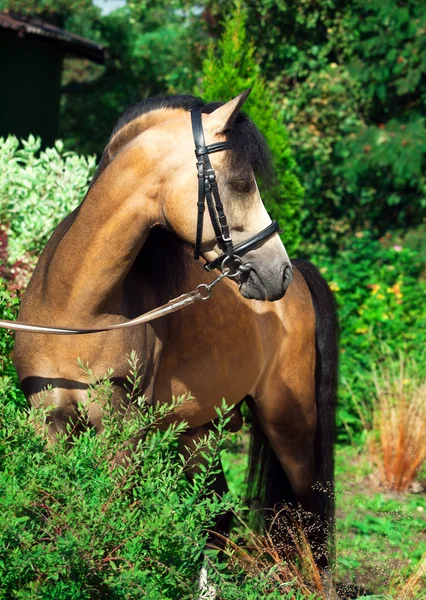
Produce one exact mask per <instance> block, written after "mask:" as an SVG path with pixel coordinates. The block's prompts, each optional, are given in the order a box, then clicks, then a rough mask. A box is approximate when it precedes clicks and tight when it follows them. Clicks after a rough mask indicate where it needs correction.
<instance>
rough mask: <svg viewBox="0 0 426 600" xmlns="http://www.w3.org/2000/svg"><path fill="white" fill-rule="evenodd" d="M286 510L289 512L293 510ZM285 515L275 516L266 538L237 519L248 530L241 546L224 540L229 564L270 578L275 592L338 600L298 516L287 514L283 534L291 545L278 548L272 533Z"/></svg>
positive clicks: (256, 575) (328, 576)
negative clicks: (316, 560) (294, 592)
mask: <svg viewBox="0 0 426 600" xmlns="http://www.w3.org/2000/svg"><path fill="white" fill-rule="evenodd" d="M282 510H285V511H287V512H288V510H289V509H287V508H284V509H282ZM281 512H282V511H279V512H277V513H276V514H275V517H274V519H273V522H272V523H271V526H270V531H268V532H265V533H263V534H258V533H255V532H254V531H252V530H251V529H250V528H249V527H248V526H247V524H246V523H244V522H243V521H242V520H241V519H240V517H238V516H237V515H235V516H236V518H237V519H238V520H239V521H240V524H241V525H242V528H243V530H244V535H245V543H244V546H241V545H239V544H237V543H235V542H233V541H231V540H229V539H227V538H223V541H224V542H226V546H225V550H224V552H225V554H226V555H227V557H228V560H229V564H230V565H231V566H232V567H234V568H236V569H241V570H242V571H244V572H246V573H247V574H250V575H251V576H253V577H265V576H266V577H267V578H268V579H269V580H270V582H271V591H272V590H273V589H277V588H279V589H281V590H282V591H283V593H285V592H289V591H290V590H291V589H295V590H298V591H299V592H301V593H303V594H306V595H307V596H311V594H313V593H315V598H324V599H327V600H334V598H336V599H337V596H336V595H335V592H334V589H333V586H332V582H331V577H330V575H329V574H328V573H325V572H324V571H323V570H322V569H320V568H319V567H318V565H317V564H316V562H315V556H314V552H313V550H312V548H311V546H310V544H309V541H308V539H307V537H306V534H305V532H304V529H303V527H302V526H301V525H300V521H299V519H298V517H297V516H294V517H293V516H291V515H290V516H289V515H288V514H287V516H286V519H285V522H286V525H285V532H283V534H284V533H285V537H286V538H287V539H288V542H287V543H286V544H285V545H284V544H277V542H276V535H272V534H271V531H272V530H274V529H275V528H276V524H277V522H278V521H279V520H280V518H281V516H282V515H281ZM216 535H217V534H216ZM283 537H284V535H283Z"/></svg>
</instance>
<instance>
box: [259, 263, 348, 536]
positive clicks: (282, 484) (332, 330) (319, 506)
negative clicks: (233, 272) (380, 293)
mask: <svg viewBox="0 0 426 600" xmlns="http://www.w3.org/2000/svg"><path fill="white" fill-rule="evenodd" d="M292 263H293V265H294V266H295V267H296V268H297V269H298V271H299V272H300V273H301V274H302V275H303V278H304V279H305V281H306V283H307V285H308V287H309V291H310V293H311V296H312V301H313V305H314V309H315V315H316V368H315V388H316V402H317V430H316V435H315V447H314V452H315V459H316V480H317V482H319V484H320V485H319V486H318V488H319V489H315V491H314V506H315V509H314V510H315V513H316V514H317V515H318V517H319V518H320V519H321V521H322V522H324V523H328V524H329V528H328V531H329V534H330V533H331V531H332V530H333V529H334V443H335V428H336V427H335V419H336V417H335V415H336V400H337V374H338V369H337V366H338V331H339V328H338V322H337V316H336V307H335V302H334V298H333V294H332V292H331V290H330V288H329V287H328V285H327V283H326V281H325V280H324V279H323V277H321V275H320V273H319V272H318V270H317V269H316V267H314V266H313V265H312V264H311V263H309V262H307V261H303V260H294V261H292ZM248 498H249V502H251V503H252V505H253V504H254V505H257V507H258V508H264V509H267V508H272V507H274V506H275V505H276V504H278V503H288V504H295V496H294V493H293V490H292V489H291V486H290V484H289V481H288V479H287V477H286V475H285V473H284V471H283V469H282V467H281V464H280V462H279V461H278V459H277V457H276V455H275V453H274V451H273V450H272V448H271V446H270V444H269V441H268V439H267V438H266V436H265V435H264V434H263V432H262V430H261V428H260V426H259V425H258V424H257V423H256V422H254V423H253V429H252V438H251V444H250V456H249V469H248Z"/></svg>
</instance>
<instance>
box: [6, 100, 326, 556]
mask: <svg viewBox="0 0 426 600" xmlns="http://www.w3.org/2000/svg"><path fill="white" fill-rule="evenodd" d="M246 97H247V92H245V93H243V94H240V95H239V96H237V97H236V98H234V99H232V100H230V101H229V102H226V103H220V102H216V103H208V104H206V103H205V102H204V101H203V100H201V99H200V98H196V97H193V96H186V95H181V96H165V97H156V98H151V99H147V100H144V101H142V102H139V103H137V104H136V105H134V106H133V107H131V108H130V109H128V110H127V111H126V112H125V113H124V114H123V116H122V117H121V118H120V119H119V121H118V123H117V125H116V126H115V128H114V130H113V132H112V135H111V137H110V140H109V142H108V144H107V146H106V148H105V150H104V152H103V155H102V157H101V160H100V162H99V165H98V168H97V170H96V172H95V175H94V177H93V180H92V182H91V184H90V186H89V189H88V191H87V194H86V196H85V198H84V200H83V201H82V203H81V204H80V205H79V206H78V207H77V208H76V209H75V210H74V211H73V212H72V213H71V214H70V215H68V216H67V217H66V218H65V219H64V220H63V221H62V222H61V223H60V224H59V226H58V227H57V228H56V229H55V231H54V232H53V234H52V236H51V238H50V240H49V241H48V243H47V245H46V247H45V248H44V250H43V252H42V254H41V256H40V258H39V260H38V263H37V265H36V268H35V270H34V273H33V275H32V278H31V280H30V282H29V285H28V287H27V289H26V291H25V294H24V296H23V300H22V304H21V307H20V312H19V319H20V320H21V321H24V322H26V323H31V322H33V323H34V322H36V323H39V324H41V325H48V326H50V327H52V326H53V327H55V326H64V324H66V326H67V327H73V328H95V329H97V330H98V332H97V333H93V334H91V335H81V336H64V335H50V334H49V335H44V336H39V335H37V334H35V333H23V332H17V333H16V340H15V347H14V355H13V356H14V363H15V367H16V370H17V372H18V376H19V379H20V382H21V386H22V389H23V391H24V393H25V395H26V397H27V398H28V401H29V403H30V404H31V405H33V406H39V404H40V397H41V392H42V391H43V390H45V389H46V388H47V387H48V386H49V390H50V391H49V393H48V394H47V396H46V397H44V400H43V401H44V406H48V407H49V410H48V412H47V417H46V427H47V431H48V436H49V438H50V439H51V440H52V442H54V440H55V439H56V436H57V435H58V434H60V433H61V432H63V433H66V432H67V427H68V426H69V424H70V423H75V422H77V421H78V413H79V405H80V404H83V405H85V406H86V408H87V415H88V420H89V423H90V426H92V427H93V428H95V430H96V431H101V430H102V427H103V425H102V422H103V421H102V418H103V409H102V406H101V405H100V404H99V403H97V402H91V401H90V396H89V394H88V388H89V383H88V381H87V376H86V375H85V374H84V373H83V372H82V371H81V369H80V367H79V366H78V364H77V359H80V360H81V361H83V362H84V363H87V364H89V366H90V369H91V371H92V372H93V373H94V376H95V377H98V378H101V377H102V376H103V375H104V374H105V373H106V372H107V371H108V369H110V368H112V369H113V373H114V375H113V377H112V387H113V403H114V406H115V409H116V411H117V416H118V418H120V415H121V416H123V415H124V414H125V415H126V417H127V418H129V415H130V418H131V414H132V410H136V409H134V407H132V406H131V405H129V401H128V399H127V394H126V392H127V390H126V376H127V374H128V368H129V367H128V362H127V356H128V355H129V353H130V352H131V351H132V350H135V351H136V352H137V354H138V355H139V356H140V357H141V359H142V365H141V373H140V375H141V379H140V390H139V392H140V393H141V394H144V395H145V397H146V398H147V401H149V402H154V401H155V402H159V403H170V400H171V398H172V396H175V397H178V396H185V397H187V400H186V401H185V402H183V403H182V404H180V405H178V406H177V407H176V409H175V412H174V415H173V418H174V419H176V420H177V421H185V422H186V423H187V426H188V429H187V430H186V431H185V433H183V434H182V436H181V439H180V450H181V451H182V452H183V453H185V452H188V449H190V448H193V447H194V446H195V445H196V444H197V442H198V441H199V440H201V439H202V438H203V436H205V435H206V432H208V431H209V429H210V428H211V426H212V423H213V422H214V420H215V419H216V418H217V413H216V409H217V407H219V406H221V403H222V398H226V400H227V402H228V404H230V405H232V406H234V408H233V411H232V415H231V420H230V423H229V427H230V428H231V429H232V430H233V431H237V430H239V429H240V428H241V426H242V417H241V411H240V408H241V403H242V402H243V401H244V400H246V401H247V403H248V405H249V408H250V411H251V414H252V419H253V422H254V426H253V433H252V435H253V440H252V445H251V449H250V465H251V466H250V469H249V473H250V476H249V478H250V482H249V483H250V485H251V488H252V489H255V490H256V492H255V493H256V494H257V497H258V501H259V503H260V505H261V506H262V507H263V508H265V509H267V508H272V507H274V505H276V504H277V503H281V505H282V504H283V503H289V504H293V505H300V506H301V507H302V508H303V509H305V510H306V511H310V513H312V514H315V515H317V516H318V517H319V519H320V520H321V522H322V523H326V522H328V523H330V522H332V519H333V515H334V508H333V481H334V479H333V478H334V474H333V444H334V427H335V425H334V423H335V406H336V374H337V321H336V313H335V306H334V301H333V296H332V293H331V291H330V290H329V288H328V285H327V283H326V282H325V281H324V279H323V278H322V277H321V275H320V274H319V272H318V271H317V269H316V268H315V267H314V266H313V265H311V264H310V263H308V262H305V261H301V260H293V261H290V259H289V257H288V255H287V252H286V250H285V248H284V245H283V243H282V241H281V239H280V236H279V234H278V232H277V227H276V225H275V224H274V223H273V222H272V221H271V218H270V217H269V215H268V213H267V211H266V209H265V207H264V204H263V202H262V199H261V195H260V192H259V188H258V185H257V182H256V181H257V180H256V178H260V180H261V181H262V182H263V183H264V184H265V185H266V182H267V181H268V178H270V175H271V173H272V171H273V169H272V161H271V155H270V152H269V150H268V147H267V145H266V142H265V140H264V138H263V137H262V135H261V134H260V132H259V131H258V129H257V128H256V127H255V125H254V124H253V123H252V122H251V121H250V120H249V118H248V117H247V116H246V115H245V114H244V113H243V112H242V111H241V108H242V105H243V103H244V101H245V98H246ZM194 115H195V116H194ZM196 119H197V120H196ZM204 137H205V139H204ZM194 140H195V149H196V166H197V169H198V174H197V170H196V169H195V168H194ZM206 142H208V144H207V143H206ZM210 156H211V158H210ZM197 175H198V176H197ZM209 182H210V183H209ZM210 184H211V185H210ZM209 186H210V187H209ZM219 192H220V194H219ZM206 194H207V196H206ZM197 196H198V203H197V201H196V198H197ZM206 200H207V205H208V211H205V210H204V203H205V201H206ZM259 230H261V234H259V233H258V232H259ZM265 232H266V233H265ZM194 248H195V258H196V260H194V256H193V254H192V253H193V251H194ZM238 249H240V252H238ZM203 260H206V261H207V262H208V265H210V270H206V269H204V268H203ZM212 265H213V267H212ZM217 267H218V268H219V269H220V268H222V271H223V278H222V280H221V282H220V286H218V287H217V288H215V290H214V294H212V297H211V299H210V300H209V301H208V302H198V303H196V304H194V305H193V306H191V307H190V308H185V309H184V310H181V311H180V312H175V313H172V314H168V315H167V316H164V317H163V318H161V319H158V320H155V321H152V322H149V323H145V324H142V325H139V326H135V327H129V328H124V329H118V330H113V331H99V330H102V328H105V327H108V326H110V325H111V324H116V323H127V322H129V321H130V320H131V319H133V318H135V317H136V316H137V315H139V314H141V313H143V312H145V311H150V310H152V309H154V308H155V307H157V306H158V304H160V303H161V302H164V301H167V300H169V299H170V298H171V297H172V296H174V295H176V294H182V293H183V292H186V291H188V289H193V288H194V287H196V286H200V285H201V286H204V290H208V291H209V292H211V288H210V287H208V286H210V285H211V284H212V282H215V281H216V279H217V274H218V272H219V271H218V270H217ZM209 295H210V294H209ZM201 461H202V457H201V456H200V457H196V459H195V460H194V459H193V461H192V465H191V469H189V473H188V476H189V477H193V476H194V472H195V471H196V469H197V468H198V467H199V463H200V462H201ZM319 487H322V488H327V489H328V493H323V492H322V491H321V490H320V489H319ZM215 490H216V492H217V493H219V494H223V493H224V492H225V491H226V490H227V484H226V481H225V477H224V475H223V472H222V473H219V475H218V476H217V480H216V483H215ZM228 529H229V516H226V515H225V516H223V518H222V519H221V520H220V522H218V523H217V525H216V530H217V531H218V532H221V533H222V534H224V535H226V534H227V531H228ZM327 531H328V528H327ZM326 535H327V533H326V528H324V532H323V538H325V537H326ZM325 554H326V553H325V552H324V551H321V552H320V555H321V556H320V557H319V559H318V560H319V563H320V564H323V565H325V564H326V562H327V561H326V558H325Z"/></svg>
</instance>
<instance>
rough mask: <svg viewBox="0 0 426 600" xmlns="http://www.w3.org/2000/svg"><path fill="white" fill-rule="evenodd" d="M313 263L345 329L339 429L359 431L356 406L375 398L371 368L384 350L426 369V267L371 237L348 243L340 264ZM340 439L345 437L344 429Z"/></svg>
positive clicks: (323, 256)
mask: <svg viewBox="0 0 426 600" xmlns="http://www.w3.org/2000/svg"><path fill="white" fill-rule="evenodd" d="M314 262H316V264H317V265H318V267H320V269H321V271H322V273H323V275H324V277H325V278H326V279H327V280H328V282H329V284H330V286H331V288H332V289H333V290H334V292H335V295H336V299H337V302H338V307H339V318H340V325H341V356H340V359H341V383H342V385H341V388H340V409H339V416H340V424H341V425H343V424H346V425H347V426H350V427H353V428H355V429H359V427H360V425H361V423H360V421H359V418H358V414H357V410H356V407H355V405H354V402H353V398H356V399H357V400H358V401H361V402H369V399H371V397H372V395H373V393H374V381H373V376H372V369H371V366H372V364H374V363H377V361H380V360H382V358H383V350H382V345H383V343H386V344H387V345H388V347H389V350H390V352H392V353H394V354H397V353H398V352H404V353H405V354H406V355H407V356H408V357H410V358H412V359H413V360H415V361H416V363H417V365H418V368H419V369H425V368H426V360H425V359H426V356H425V353H424V331H425V326H426V311H425V303H424V295H425V291H426V284H425V282H424V281H423V280H422V279H419V278H420V276H421V274H422V271H423V268H424V265H423V263H422V261H421V260H420V256H419V254H418V253H417V252H415V251H414V250H411V249H409V248H406V247H402V246H400V245H392V244H389V240H388V238H386V237H385V238H383V239H382V240H375V239H374V238H373V237H372V234H371V232H367V231H364V232H359V233H358V234H357V235H355V236H354V237H350V238H348V239H347V241H346V243H345V245H344V247H343V248H342V250H341V251H340V253H339V254H338V255H337V256H336V258H333V259H331V258H330V255H329V254H327V253H325V252H319V253H318V255H317V256H316V257H315V258H314ZM341 433H343V431H342V429H341Z"/></svg>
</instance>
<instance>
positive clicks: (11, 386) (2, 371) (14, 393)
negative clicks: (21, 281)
mask: <svg viewBox="0 0 426 600" xmlns="http://www.w3.org/2000/svg"><path fill="white" fill-rule="evenodd" d="M18 308H19V297H18V296H17V295H16V294H11V293H10V292H9V291H8V289H7V285H6V282H5V281H3V280H2V279H0V319H7V320H12V321H13V320H15V319H16V317H17V314H18ZM12 351H13V334H12V332H11V331H9V330H7V329H2V328H0V387H1V386H3V387H4V388H7V389H8V396H7V400H8V402H11V403H13V404H14V406H22V407H24V406H26V403H27V402H26V399H25V398H24V395H23V393H22V391H21V388H20V387H19V382H18V376H17V374H16V371H15V368H14V366H13V363H12ZM1 423H2V422H1V419H0V426H1Z"/></svg>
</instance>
